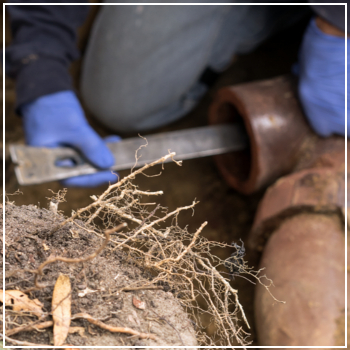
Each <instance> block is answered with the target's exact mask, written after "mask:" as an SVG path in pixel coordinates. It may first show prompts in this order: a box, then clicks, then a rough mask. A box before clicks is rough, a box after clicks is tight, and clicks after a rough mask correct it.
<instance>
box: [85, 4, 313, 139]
mask: <svg viewBox="0 0 350 350" xmlns="http://www.w3.org/2000/svg"><path fill="white" fill-rule="evenodd" d="M307 10H308V9H307V6H278V5H276V6H273V5H270V6H267V5H239V4H237V5H198V6H195V5H176V4H175V5H172V6H166V5H162V4H160V5H137V6H135V5H121V6H118V5H104V6H102V8H101V9H100V12H99V14H98V16H97V18H96V20H95V23H94V25H93V29H92V33H91V37H90V40H89V43H88V47H87V51H86V54H85V57H84V62H83V70H82V76H81V92H82V97H83V100H84V102H85V104H86V105H87V107H88V108H89V110H90V111H91V112H92V113H93V115H94V116H95V117H96V118H97V119H98V120H99V121H100V122H102V123H103V124H104V125H106V126H107V127H108V128H109V129H111V130H113V131H117V132H118V131H120V132H130V131H144V130H149V129H152V128H156V127H159V126H163V125H165V124H168V123H170V122H173V121H175V120H177V119H179V118H181V117H182V116H184V115H185V114H186V113H188V112H189V111H191V110H192V109H193V108H194V107H195V106H196V104H197V103H198V101H199V100H200V98H201V97H202V96H203V95H204V94H205V92H206V91H207V89H208V87H207V86H206V85H205V84H203V83H201V82H200V81H199V78H200V76H201V74H202V73H203V71H204V70H205V69H206V68H207V67H210V68H211V69H213V70H215V71H217V72H221V71H223V70H224V69H225V68H226V67H227V66H228V65H229V64H230V62H231V59H232V56H233V55H234V54H240V53H247V52H249V51H251V50H253V49H254V48H255V47H256V46H257V45H259V43H261V42H262V41H263V40H264V39H266V38H267V37H268V36H269V35H271V34H272V33H274V32H276V31H278V30H281V29H282V28H285V27H287V26H289V25H291V24H293V23H294V22H296V21H297V20H298V19H300V18H301V17H302V16H303V15H304V14H305V11H307Z"/></svg>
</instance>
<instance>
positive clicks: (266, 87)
mask: <svg viewBox="0 0 350 350" xmlns="http://www.w3.org/2000/svg"><path fill="white" fill-rule="evenodd" d="M296 86H297V84H296V81H295V80H294V79H293V77H291V76H282V77H277V78H274V79H271V80H265V81H258V82H252V83H246V84H241V85H236V86H229V87H225V88H223V89H221V90H219V92H218V93H217V95H216V97H215V99H214V101H213V103H212V105H211V108H210V111H209V123H210V124H222V123H227V122H235V121H239V120H241V121H243V123H244V127H245V130H246V132H247V134H248V138H249V142H250V147H249V149H247V150H244V151H239V152H233V153H229V154H224V155H219V156H216V157H215V160H216V162H217V165H218V167H219V169H220V171H221V173H222V175H223V177H224V178H225V180H226V181H227V183H228V184H229V185H230V186H232V187H233V188H235V189H236V190H238V191H239V192H242V193H244V194H250V193H253V192H254V191H256V190H258V189H260V188H263V187H266V186H267V185H269V184H271V183H273V182H274V181H275V180H276V179H278V178H279V177H280V176H282V175H285V174H287V173H289V172H291V171H292V170H293V168H294V167H295V166H296V164H297V162H298V159H299V157H300V151H301V148H302V146H303V144H304V142H305V140H306V139H307V137H308V136H309V135H312V131H311V129H310V127H309V126H308V124H307V121H306V119H305V117H304V115H303V112H302V109H301V106H300V104H299V101H298V98H297V91H296Z"/></svg>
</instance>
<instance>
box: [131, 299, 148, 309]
mask: <svg viewBox="0 0 350 350" xmlns="http://www.w3.org/2000/svg"><path fill="white" fill-rule="evenodd" d="M132 303H133V304H134V306H135V307H136V308H138V309H141V310H144V309H146V303H145V302H144V301H141V300H139V299H137V298H136V297H134V296H133V297H132Z"/></svg>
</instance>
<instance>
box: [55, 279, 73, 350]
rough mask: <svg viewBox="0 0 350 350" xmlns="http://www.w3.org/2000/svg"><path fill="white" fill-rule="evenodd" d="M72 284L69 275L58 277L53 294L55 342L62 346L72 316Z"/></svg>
mask: <svg viewBox="0 0 350 350" xmlns="http://www.w3.org/2000/svg"><path fill="white" fill-rule="evenodd" d="M70 292H71V286H70V280H69V277H68V276H66V275H60V276H59V277H58V278H57V281H56V284H55V288H54V290H53V295H52V318H53V322H54V324H53V342H54V345H55V346H60V345H62V344H63V343H64V341H65V340H66V338H67V335H68V332H69V326H70V317H71V295H70Z"/></svg>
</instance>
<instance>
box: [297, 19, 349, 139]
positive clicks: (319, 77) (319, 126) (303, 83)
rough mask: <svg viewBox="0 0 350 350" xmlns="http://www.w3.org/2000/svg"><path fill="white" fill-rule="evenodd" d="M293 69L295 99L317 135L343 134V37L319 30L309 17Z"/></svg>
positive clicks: (313, 20)
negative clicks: (296, 83)
mask: <svg viewBox="0 0 350 350" xmlns="http://www.w3.org/2000/svg"><path fill="white" fill-rule="evenodd" d="M297 70H298V74H299V98H300V100H301V103H302V105H303V108H304V111H305V114H306V116H307V118H308V120H309V122H310V124H311V126H312V128H313V129H314V131H315V132H316V133H317V134H319V135H321V136H329V135H331V134H340V135H345V39H344V37H338V36H333V35H329V34H325V33H323V32H322V31H321V30H320V29H319V28H318V27H317V24H316V22H315V19H312V20H311V22H310V24H309V26H308V28H307V30H306V32H305V34H304V39H303V43H302V46H301V49H300V53H299V62H298V67H297ZM348 110H349V107H348ZM348 135H349V126H348Z"/></svg>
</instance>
